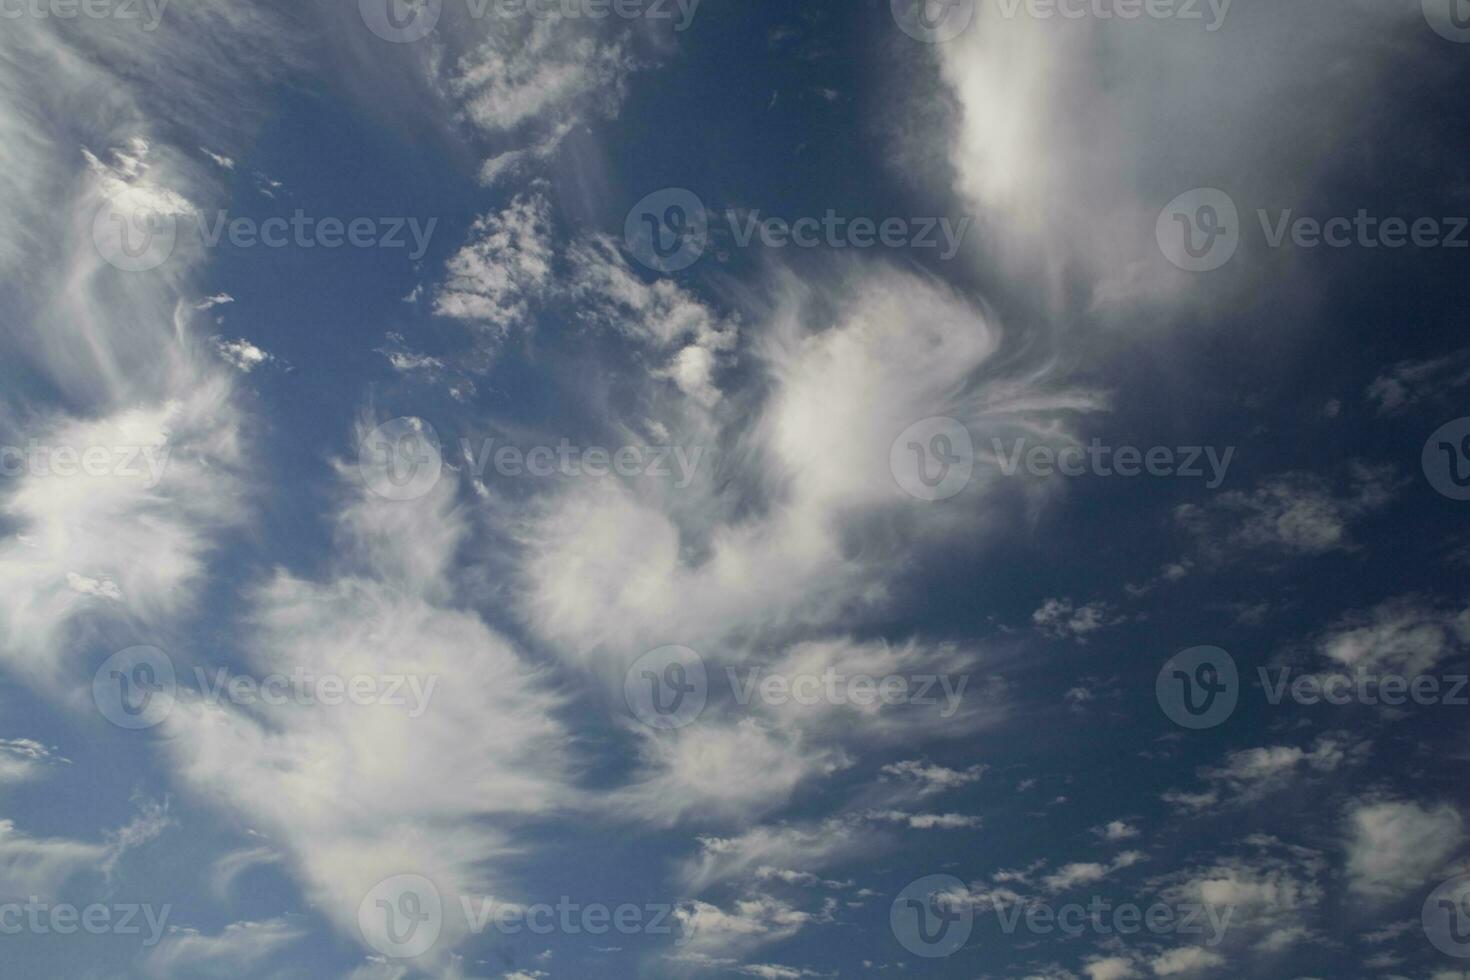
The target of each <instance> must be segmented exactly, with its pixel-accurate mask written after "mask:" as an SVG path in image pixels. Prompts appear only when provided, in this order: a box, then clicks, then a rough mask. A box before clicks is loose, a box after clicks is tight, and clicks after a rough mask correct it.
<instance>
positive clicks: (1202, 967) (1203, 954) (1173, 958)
mask: <svg viewBox="0 0 1470 980" xmlns="http://www.w3.org/2000/svg"><path fill="white" fill-rule="evenodd" d="M1224 965H1225V957H1223V956H1221V955H1220V954H1219V953H1216V952H1214V951H1213V950H1208V949H1205V948H1203V947H1201V946H1181V947H1179V948H1178V949H1171V950H1169V951H1168V952H1167V953H1164V954H1163V955H1161V956H1156V957H1154V958H1153V959H1152V960H1150V961H1149V966H1150V967H1151V968H1152V969H1153V971H1154V976H1156V977H1186V976H1192V975H1194V974H1196V973H1204V972H1206V971H1207V970H1213V969H1215V968H1216V967H1220V966H1224Z"/></svg>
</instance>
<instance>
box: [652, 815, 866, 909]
mask: <svg viewBox="0 0 1470 980" xmlns="http://www.w3.org/2000/svg"><path fill="white" fill-rule="evenodd" d="M876 845H877V841H876V840H875V839H874V837H873V834H872V832H871V831H868V830H867V829H866V828H864V827H861V826H859V825H857V824H856V823H854V822H853V821H850V820H844V819H829V820H825V821H821V822H817V823H810V824H789V825H783V826H757V827H752V828H751V829H749V830H747V831H745V832H743V833H741V834H740V835H739V836H737V837H701V838H699V846H700V847H699V853H698V854H697V855H696V856H694V857H691V858H689V859H688V860H686V861H684V862H683V864H682V865H681V866H680V869H679V879H680V881H682V882H683V883H684V884H685V886H686V887H688V888H690V889H691V890H692V891H694V892H695V893H696V894H697V893H699V892H701V891H703V890H704V889H705V888H708V887H710V886H711V885H715V884H719V883H721V882H726V881H731V880H738V879H741V878H748V877H751V876H753V875H756V874H758V872H759V870H760V868H762V867H766V866H776V867H780V868H793V869H797V870H798V871H803V872H812V871H819V870H821V869H822V868H825V867H830V866H831V865H833V864H835V863H837V862H839V861H843V860H846V859H847V858H849V857H851V856H853V855H856V854H859V853H865V852H870V851H871V850H873V849H875V847H876Z"/></svg>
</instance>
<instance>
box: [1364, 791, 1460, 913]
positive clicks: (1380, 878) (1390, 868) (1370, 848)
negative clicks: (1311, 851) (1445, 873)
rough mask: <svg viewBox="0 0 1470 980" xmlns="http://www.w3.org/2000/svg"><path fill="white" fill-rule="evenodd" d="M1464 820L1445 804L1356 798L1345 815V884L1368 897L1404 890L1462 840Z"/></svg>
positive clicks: (1399, 893)
mask: <svg viewBox="0 0 1470 980" xmlns="http://www.w3.org/2000/svg"><path fill="white" fill-rule="evenodd" d="M1465 836H1466V835H1465V821H1464V818H1462V817H1461V816H1460V813H1459V811H1458V810H1456V809H1455V808H1454V807H1452V806H1450V805H1449V804H1439V805H1438V806H1425V805H1422V804H1419V803H1413V802H1387V801H1385V802H1360V803H1356V804H1353V805H1352V806H1351V807H1350V808H1349V810H1348V814H1347V839H1346V841H1345V844H1344V846H1345V847H1346V850H1347V876H1348V885H1349V887H1350V888H1351V889H1352V891H1353V892H1354V893H1356V894H1358V895H1360V896H1362V897H1364V898H1367V899H1370V900H1387V899H1392V898H1397V897H1400V896H1402V895H1405V894H1408V893H1409V892H1411V891H1413V890H1414V889H1415V888H1418V887H1419V886H1420V885H1422V884H1424V882H1426V881H1428V880H1429V879H1430V878H1431V877H1432V876H1433V875H1434V874H1435V873H1436V872H1438V871H1439V870H1440V869H1441V868H1442V867H1443V866H1444V864H1445V863H1446V862H1447V861H1449V859H1450V858H1451V857H1453V856H1454V854H1455V852H1456V851H1457V850H1458V849H1459V847H1460V845H1461V844H1463V843H1464V842H1465Z"/></svg>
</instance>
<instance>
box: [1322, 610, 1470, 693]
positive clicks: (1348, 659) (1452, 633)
mask: <svg viewBox="0 0 1470 980" xmlns="http://www.w3.org/2000/svg"><path fill="white" fill-rule="evenodd" d="M1316 647H1317V652H1318V653H1319V654H1320V655H1321V656H1322V657H1323V658H1325V659H1326V660H1328V661H1330V662H1331V663H1332V664H1333V665H1334V666H1335V667H1337V668H1339V669H1341V670H1347V671H1363V672H1365V673H1368V674H1381V673H1383V672H1385V671H1394V672H1396V673H1399V674H1401V675H1403V676H1406V677H1417V676H1419V675H1421V674H1424V673H1425V672H1427V671H1429V670H1432V669H1433V668H1434V667H1435V665H1437V664H1438V663H1440V662H1441V661H1442V660H1445V659H1446V658H1448V657H1450V656H1452V655H1454V654H1456V653H1458V652H1460V651H1463V650H1464V649H1465V648H1466V647H1470V607H1466V608H1464V609H1456V608H1454V607H1453V606H1448V607H1446V606H1439V605H1436V604H1434V603H1433V602H1431V601H1429V600H1427V599H1424V598H1423V597H1420V596H1413V595H1410V596H1400V597H1398V598H1395V599H1390V600H1388V601H1386V602H1383V603H1380V604H1379V605H1377V606H1375V607H1373V608H1372V609H1369V610H1366V611H1361V612H1354V613H1350V614H1348V615H1347V616H1344V617H1343V618H1342V619H1341V620H1339V621H1338V622H1337V623H1334V624H1333V625H1332V626H1331V627H1329V628H1328V629H1327V630H1325V631H1323V633H1322V635H1321V636H1319V637H1318V638H1317V641H1316Z"/></svg>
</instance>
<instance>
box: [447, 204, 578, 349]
mask: <svg viewBox="0 0 1470 980" xmlns="http://www.w3.org/2000/svg"><path fill="white" fill-rule="evenodd" d="M551 261H552V243H551V205H550V204H549V203H548V202H547V200H546V198H545V197H544V196H542V195H541V194H539V193H532V194H523V195H520V196H519V197H517V198H515V199H514V200H513V201H511V203H510V204H509V205H507V206H506V208H505V209H504V210H503V211H501V212H500V213H498V214H495V213H490V214H485V215H482V216H481V217H479V218H478V219H476V221H475V223H474V225H473V226H472V227H471V229H470V241H469V242H468V244H466V245H465V246H464V247H462V248H461V249H460V250H459V251H458V252H457V253H456V254H455V255H454V256H453V257H451V258H450V259H449V262H448V267H447V271H448V276H447V278H446V279H445V282H444V284H443V285H442V286H440V287H439V289H438V291H437V292H436V293H435V296H434V312H435V313H437V314H439V315H440V316H447V317H452V318H454V319H457V320H465V321H468V322H471V323H474V324H476V325H478V326H481V327H483V328H485V329H487V330H489V331H490V332H491V333H492V334H493V335H495V336H500V337H503V336H505V335H506V334H507V333H509V332H510V331H512V330H515V329H524V328H525V327H526V325H527V324H528V318H529V316H530V312H531V304H532V302H533V301H534V300H535V299H536V297H537V294H538V293H539V292H540V291H541V290H542V289H543V288H545V286H546V284H547V282H548V280H549V278H550V276H551Z"/></svg>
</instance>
